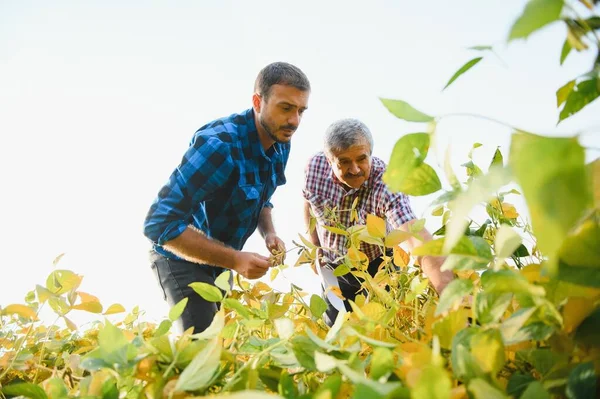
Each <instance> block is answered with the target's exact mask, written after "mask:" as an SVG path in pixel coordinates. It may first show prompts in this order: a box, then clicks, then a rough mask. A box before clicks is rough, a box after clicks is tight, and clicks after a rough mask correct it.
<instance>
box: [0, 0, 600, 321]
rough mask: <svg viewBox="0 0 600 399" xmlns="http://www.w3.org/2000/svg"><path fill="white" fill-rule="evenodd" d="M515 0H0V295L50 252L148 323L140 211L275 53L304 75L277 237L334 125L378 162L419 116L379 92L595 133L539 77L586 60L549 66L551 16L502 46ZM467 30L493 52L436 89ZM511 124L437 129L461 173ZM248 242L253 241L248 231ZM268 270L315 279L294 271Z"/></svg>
mask: <svg viewBox="0 0 600 399" xmlns="http://www.w3.org/2000/svg"><path fill="white" fill-rule="evenodd" d="M524 4H525V1H524V0H494V1H491V0H488V1H480V0H460V1H453V2H448V1H445V0H433V1H426V2H419V1H408V0H397V1H365V0H362V1H347V0H346V1H317V0H315V1H308V0H307V1H303V2H280V1H275V0H273V1H253V2H249V1H243V0H229V1H178V2H146V1H95V2H89V1H88V2H81V1H75V0H73V1H53V2H46V1H7V0H0V184H1V186H2V191H1V195H0V210H1V212H2V214H1V216H0V226H1V227H2V228H1V229H0V243H1V244H0V245H1V248H2V260H1V263H2V267H3V269H2V270H3V273H2V277H0V304H2V305H6V304H9V303H12V302H20V301H22V298H23V297H24V295H25V293H26V292H27V291H28V290H30V289H33V288H34V287H35V285H36V284H43V283H44V281H45V278H46V276H47V275H48V273H50V271H51V270H52V260H53V259H54V257H55V256H57V255H58V254H60V253H63V252H66V255H65V257H64V258H63V260H62V261H61V263H60V264H59V267H60V268H68V269H71V270H74V271H75V272H77V273H80V274H83V275H84V281H83V284H82V287H81V289H82V290H83V291H86V292H89V293H91V294H94V295H97V296H99V297H100V299H101V300H102V302H103V304H104V305H105V307H107V306H108V305H110V304H111V303H115V302H118V303H121V304H123V305H124V306H125V307H126V308H127V309H128V310H129V309H131V308H132V307H133V306H135V305H139V306H140V307H141V308H142V309H144V310H145V311H146V312H147V315H148V317H150V318H151V319H156V320H158V319H160V318H161V317H163V316H164V315H165V313H166V311H167V310H168V309H167V307H166V305H165V304H164V303H163V301H162V295H161V293H160V291H159V290H158V286H157V283H156V282H155V280H154V278H153V276H152V274H151V270H150V267H149V264H148V262H147V260H146V257H147V250H148V248H149V245H148V242H147V241H146V239H145V238H144V237H143V235H142V223H143V220H144V216H145V214H146V212H147V210H148V207H149V205H150V203H151V201H152V200H153V198H154V196H155V195H156V193H157V192H158V190H159V189H160V187H161V185H162V184H163V183H164V182H165V181H166V179H167V178H168V176H169V174H170V173H171V171H172V170H173V168H174V167H175V166H176V165H177V164H178V162H179V160H180V159H181V156H182V155H183V152H184V151H185V149H186V148H187V146H188V143H189V141H190V138H191V136H192V134H193V133H194V131H195V130H196V129H197V128H199V127H200V126H202V125H204V124H205V123H207V122H208V121H211V120H213V119H215V118H218V117H221V116H225V115H229V114H231V113H233V112H239V111H242V110H244V109H246V108H249V107H250V105H251V104H250V99H251V95H252V88H253V83H254V79H255V77H256V74H257V73H258V71H259V70H260V69H261V68H262V67H263V66H264V65H266V64H268V63H270V62H273V61H280V60H281V61H288V62H291V63H293V64H295V65H297V66H298V67H300V68H301V69H302V70H303V71H304V72H305V73H306V74H307V75H308V77H309V79H310V81H311V84H312V87H313V91H312V94H311V98H310V103H309V110H308V111H307V113H306V114H305V118H304V120H303V121H302V124H301V126H300V128H299V130H298V131H297V132H296V134H295V136H294V139H293V147H292V148H293V150H292V155H291V157H290V160H289V164H288V167H287V173H286V174H287V177H288V184H287V185H285V186H284V187H282V188H280V189H279V190H278V191H277V192H276V194H275V197H274V204H275V211H274V212H275V213H274V216H275V223H276V228H277V230H278V232H279V235H280V236H281V237H282V238H283V240H284V241H285V242H286V243H287V245H288V248H290V247H291V246H292V240H294V239H297V234H298V233H300V232H303V231H304V226H303V221H302V211H301V209H302V197H301V187H302V176H303V169H304V165H305V162H306V161H307V159H308V157H309V156H310V155H311V154H312V153H314V152H316V151H318V150H319V149H320V145H321V137H322V134H323V132H324V130H325V128H326V127H327V126H328V125H329V124H330V123H331V122H332V121H334V120H336V119H339V118H343V117H356V118H359V119H361V120H363V121H364V122H365V123H366V124H367V125H368V126H369V127H370V128H371V130H372V132H373V134H374V137H375V148H374V154H375V155H376V156H379V157H380V158H382V159H383V160H385V161H388V160H389V156H390V154H391V151H392V148H393V145H394V143H395V142H396V140H397V139H398V138H399V137H401V136H402V135H403V134H406V133H411V132H417V131H419V130H420V129H422V127H421V126H420V125H417V124H415V125H411V124H408V123H405V122H402V121H399V120H397V119H396V118H394V117H393V116H392V115H391V114H389V113H388V112H387V110H385V108H384V107H383V106H382V105H381V104H380V102H379V101H378V97H388V98H398V99H403V100H406V101H409V102H410V103H411V104H413V105H414V106H415V107H417V108H418V109H420V110H422V111H424V112H427V113H430V114H434V115H441V114H447V113H453V112H469V113H476V114H481V115H486V116H489V117H493V118H496V119H499V120H502V121H505V122H507V123H510V124H512V125H515V126H518V127H521V128H523V129H527V130H529V131H532V132H542V133H548V134H572V133H573V132H576V131H579V130H582V129H586V128H589V127H595V132H596V135H595V136H594V135H587V136H585V137H584V143H585V144H586V145H589V146H594V147H600V140H599V139H598V137H599V136H598V133H599V131H600V126H599V125H600V121H599V120H598V117H597V115H598V110H599V103H598V102H596V103H595V104H593V105H591V106H589V107H588V108H587V109H585V110H584V111H582V112H581V113H580V114H579V115H577V116H575V117H573V118H571V119H569V120H567V121H566V122H564V123H562V124H561V125H560V126H559V127H556V126H555V123H556V120H557V117H558V112H557V111H556V107H555V96H554V93H555V90H556V89H557V88H558V87H560V86H561V85H562V84H564V83H565V82H566V81H568V80H570V79H572V78H573V77H575V76H577V75H579V74H580V73H583V72H586V71H587V69H588V68H589V67H590V66H591V59H592V56H593V55H592V54H589V55H580V54H571V55H570V56H569V58H568V59H567V61H566V63H565V65H564V67H562V68H560V67H559V65H558V59H559V54H560V48H561V45H562V41H563V39H564V36H565V29H564V26H562V25H554V26H551V27H548V28H546V29H543V30H542V31H540V32H538V33H537V34H535V35H534V36H532V37H531V38H530V39H529V40H528V41H527V42H526V43H525V42H523V41H520V42H515V43H513V44H511V45H510V46H507V45H506V44H505V38H506V37H507V35H508V31H509V28H510V24H511V23H512V22H513V21H514V19H515V18H516V17H517V16H518V14H519V13H520V11H521V9H522V8H523V6H524ZM483 44H493V45H496V46H497V51H498V53H499V55H500V57H501V58H502V60H500V59H499V58H497V57H494V56H491V54H488V56H487V57H486V59H485V60H484V61H483V62H481V63H480V64H479V65H477V66H476V67H475V68H474V69H473V70H472V71H471V72H470V73H469V74H467V75H465V76H463V77H462V78H461V79H459V80H458V81H457V82H455V83H454V85H453V86H451V87H450V88H449V89H448V90H447V91H445V92H443V93H442V92H441V88H442V87H443V86H444V85H445V83H446V81H447V80H448V79H449V77H450V76H451V75H452V74H453V73H454V71H455V70H456V69H458V68H459V67H460V66H461V65H462V64H463V63H465V62H466V61H467V60H469V59H471V58H473V57H475V56H477V55H478V54H477V53H475V52H473V51H468V50H466V48H467V47H469V46H473V45H483ZM509 134H510V130H509V129H507V128H505V127H502V126H498V125H495V124H493V123H490V122H488V121H481V120H477V119H474V118H464V117H463V118H449V119H447V120H443V121H442V122H441V123H440V125H439V137H440V147H439V151H440V152H441V153H442V154H443V152H444V151H445V146H446V145H447V144H448V142H452V149H453V163H454V165H455V166H456V170H457V172H459V174H460V176H464V173H463V169H464V168H459V165H460V164H461V163H463V162H465V161H466V157H467V153H468V151H469V149H470V146H471V145H472V143H473V142H475V141H478V142H481V143H483V144H484V145H485V146H484V147H483V148H481V149H479V150H478V151H477V152H475V160H476V162H478V163H479V164H480V165H482V166H487V164H488V163H489V159H490V158H491V154H492V153H493V151H494V150H495V148H496V146H501V149H503V150H504V153H505V154H507V152H508V151H507V145H508V143H509V137H510V136H509ZM589 156H590V157H591V156H598V152H595V153H590V154H589ZM439 161H441V158H440V159H439ZM430 162H431V163H436V162H438V161H436V159H435V157H431V158H430ZM431 199H432V198H431V197H430V198H426V199H424V198H414V199H413V207H414V208H415V210H416V211H417V212H418V213H419V214H420V215H422V214H423V212H425V211H426V208H427V205H428V203H429V201H430V200H431ZM436 222H437V221H436V220H435V219H433V220H432V222H431V223H430V224H429V226H430V228H432V229H433V228H436V226H435V223H436ZM246 250H250V251H256V252H260V253H263V254H266V250H265V249H264V244H263V243H262V241H261V240H260V238H259V236H258V234H256V235H254V236H253V237H252V238H251V239H250V240H249V242H248V243H247V245H246ZM290 257H291V258H293V256H290ZM284 276H285V277H286V278H287V279H288V281H293V282H295V283H296V284H298V285H300V286H303V287H304V288H305V289H306V290H307V291H309V292H315V293H318V292H319V283H318V281H317V279H316V277H315V276H314V275H313V274H312V272H311V271H310V270H309V269H308V268H306V267H301V268H297V269H288V270H286V271H285V272H284ZM285 284H286V281H285V280H278V281H277V285H278V286H279V287H285ZM82 317H83V316H82ZM74 319H75V320H77V319H78V317H77V316H76V317H74Z"/></svg>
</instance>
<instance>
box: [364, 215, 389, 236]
mask: <svg viewBox="0 0 600 399" xmlns="http://www.w3.org/2000/svg"><path fill="white" fill-rule="evenodd" d="M367 231H368V232H369V234H370V235H372V236H373V237H378V238H383V237H385V234H386V227H385V220H383V219H382V218H380V217H378V216H375V215H372V214H368V215H367Z"/></svg>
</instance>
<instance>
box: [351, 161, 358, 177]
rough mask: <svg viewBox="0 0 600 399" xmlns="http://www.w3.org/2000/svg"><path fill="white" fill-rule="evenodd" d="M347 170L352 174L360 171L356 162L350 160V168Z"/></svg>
mask: <svg viewBox="0 0 600 399" xmlns="http://www.w3.org/2000/svg"><path fill="white" fill-rule="evenodd" d="M348 172H350V173H352V174H353V175H357V174H358V173H359V172H360V168H359V167H358V164H357V163H356V162H352V164H351V165H350V169H348Z"/></svg>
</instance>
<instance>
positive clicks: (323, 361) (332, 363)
mask: <svg viewBox="0 0 600 399" xmlns="http://www.w3.org/2000/svg"><path fill="white" fill-rule="evenodd" d="M336 364H337V361H336V358H335V357H331V356H329V355H326V354H324V353H321V352H315V365H316V366H317V370H319V371H320V372H322V373H328V372H330V371H331V370H333V369H335V367H336Z"/></svg>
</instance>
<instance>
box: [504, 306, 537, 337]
mask: <svg viewBox="0 0 600 399" xmlns="http://www.w3.org/2000/svg"><path fill="white" fill-rule="evenodd" d="M536 310H537V308H521V309H519V310H517V311H516V312H515V313H513V314H512V315H511V316H510V317H509V318H508V319H506V320H505V321H503V322H502V325H501V326H500V331H501V332H502V338H503V339H504V343H506V344H508V345H510V344H513V343H517V342H521V341H520V337H518V336H517V333H518V331H519V330H520V329H521V327H523V325H524V324H525V323H527V321H529V319H530V318H531V316H532V315H533V314H534V313H535V311H536Z"/></svg>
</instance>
